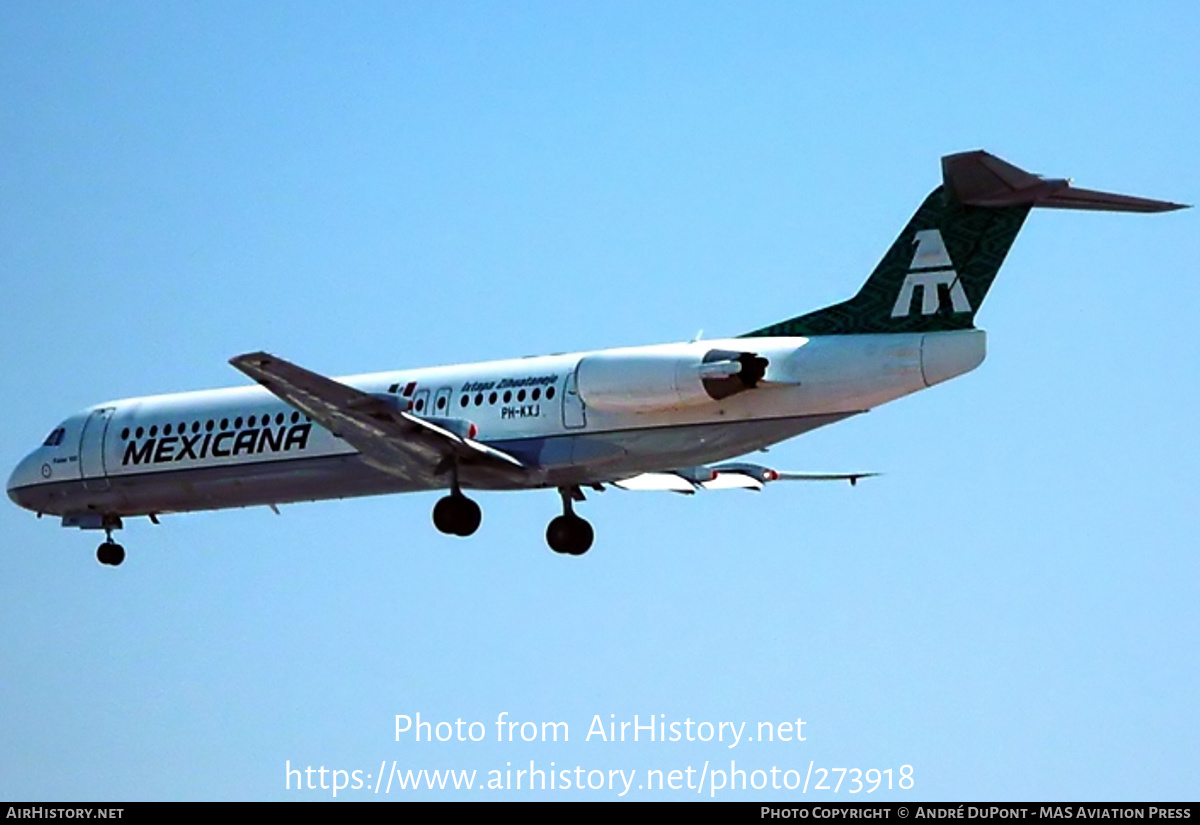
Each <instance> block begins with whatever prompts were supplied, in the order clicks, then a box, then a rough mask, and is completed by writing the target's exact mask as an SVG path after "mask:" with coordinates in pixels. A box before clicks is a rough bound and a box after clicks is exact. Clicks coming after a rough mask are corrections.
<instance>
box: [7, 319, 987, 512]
mask: <svg viewBox="0 0 1200 825" xmlns="http://www.w3.org/2000/svg"><path fill="white" fill-rule="evenodd" d="M714 351H729V352H730V353H745V352H748V351H752V352H753V353H754V354H755V355H756V356H760V357H761V358H764V359H766V362H767V363H768V366H767V367H766V371H765V376H764V377H763V380H762V381H761V382H760V383H759V384H758V385H757V386H755V387H753V388H751V389H745V390H742V391H738V392H736V393H735V394H731V395H729V396H728V397H723V398H720V399H714V398H713V397H711V396H710V395H709V394H706V393H705V391H704V388H703V386H702V384H701V382H700V379H699V377H698V373H697V369H698V365H701V364H702V363H703V359H704V358H705V356H706V354H707V355H710V356H711V354H712V353H713V352H714ZM984 354H985V335H984V333H983V332H982V331H980V330H966V331H959V332H939V333H913V334H879V335H840V336H821V337H812V338H753V339H745V338H742V339H728V340H713V341H696V342H692V343H681V344H666V345H659V346H651V347H635V348H627V349H614V350H603V351H599V352H590V353H575V354H569V355H551V356H544V357H534V358H521V359H513V360H506V361H491V362H485V363H478V364H463V365H457V366H447V367H436V368H427V369H413V370H399V371H395V372H384V373H374V374H370V375H357V376H349V377H345V378H341V379H338V380H339V381H340V382H341V383H343V384H346V385H349V386H352V387H354V388H356V389H359V390H362V391H364V392H367V393H371V394H373V395H377V396H387V397H394V398H395V399H396V400H397V402H398V403H399V404H401V405H407V407H408V409H409V410H410V411H411V412H412V413H413V414H415V415H418V416H422V417H436V418H440V419H457V420H462V421H465V422H470V423H472V424H474V425H475V427H476V428H477V435H476V436H475V438H476V439H477V440H478V441H480V442H482V443H484V444H487V445H490V446H493V447H495V448H497V449H501V450H504V451H505V452H507V453H509V454H511V455H514V456H516V457H517V458H519V459H520V460H521V461H522V463H523V464H524V465H525V467H526V468H527V470H526V471H524V472H523V473H522V474H520V475H519V476H518V477H514V476H512V475H507V476H504V477H500V476H495V475H490V474H488V473H487V472H483V471H480V472H477V473H474V474H473V473H472V472H471V471H470V470H469V469H468V470H465V471H464V473H463V475H462V477H461V479H460V481H461V483H462V485H463V486H464V487H475V488H493V489H518V488H529V487H547V486H563V485H580V484H597V483H604V482H610V481H614V480H619V479H622V478H627V477H629V476H633V475H636V474H638V473H642V472H647V471H663V470H671V469H675V468H680V467H691V466H696V465H699V464H704V463H706V462H710V461H719V460H723V459H727V458H731V457H733V456H737V455H741V454H743V453H746V452H749V451H752V450H755V449H759V448H761V447H764V446H767V445H769V444H772V443H776V442H778V441H781V440H783V439H786V438H790V437H792V436H794V435H797V434H799V433H802V432H805V431H807V430H810V429H813V428H815V427H818V426H822V425H824V424H827V423H831V422H833V421H838V420H841V419H843V418H845V417H847V416H850V415H854V414H857V413H860V412H863V411H866V410H868V409H870V408H872V407H875V406H878V405H879V404H882V403H885V402H887V401H891V400H893V399H895V398H899V397H901V396H904V395H907V394H909V393H912V392H916V391H917V390H921V389H924V388H925V387H928V386H932V385H933V384H935V383H938V382H940V381H944V380H946V379H948V378H952V377H954V376H956V375H960V374H962V373H964V372H967V371H969V370H971V369H974V368H975V367H976V366H977V365H978V364H979V363H980V362H981V361H982V360H983V358H984ZM60 431H61V432H60ZM55 434H57V437H56V435H55ZM448 485H449V482H448V480H445V481H443V482H442V483H432V484H431V483H425V484H414V483H413V482H412V481H411V480H409V479H404V478H400V477H396V476H393V475H389V474H388V473H387V472H384V471H382V470H379V469H376V468H374V467H372V466H370V464H368V463H367V462H364V461H363V460H361V458H360V456H359V454H358V452H357V451H356V450H355V449H354V448H353V447H351V446H350V445H349V444H348V443H346V442H345V441H344V440H342V439H341V438H339V437H338V436H337V435H335V434H334V433H332V432H330V431H329V430H327V429H325V428H324V427H322V426H320V425H319V424H317V423H316V422H314V421H310V420H308V418H307V417H306V416H305V415H304V414H303V413H300V412H298V411H296V410H295V409H293V408H292V407H290V406H289V405H288V404H286V403H285V402H283V401H281V400H280V399H278V398H276V397H275V396H274V395H272V394H271V393H269V392H268V391H267V390H265V389H263V388H262V387H243V388H236V389H224V390H207V391H202V392H190V393H179V394H173V395H158V396H149V397H145V398H132V399H127V400H122V401H114V402H110V403H106V404H101V405H98V406H96V407H92V408H90V409H88V410H84V411H83V412H81V413H79V414H77V415H74V416H72V417H71V418H68V419H67V420H66V421H65V422H63V423H62V424H61V425H60V427H59V428H58V429H56V430H55V432H54V433H52V434H51V438H50V439H48V443H47V444H46V445H44V446H42V447H39V448H38V449H37V450H35V451H34V452H32V453H31V454H30V455H28V456H27V457H26V458H25V459H24V460H23V461H22V462H21V463H20V464H19V466H18V467H17V469H16V470H15V471H14V473H13V475H12V477H11V478H10V479H9V483H8V492H9V496H10V497H11V498H13V500H14V501H16V502H17V503H18V504H20V505H22V506H24V507H27V508H29V509H32V510H36V511H38V512H42V513H53V514H58V515H63V516H67V517H71V516H82V515H86V514H95V513H104V514H112V515H117V516H122V515H146V514H156V513H164V512H174V511H186V510H204V509H215V508H221V507H238V506H249V505H259V504H278V503H284V502H290V501H299V500H312V499H326V498H342V497H347V496H356V495H370V494H376V493H386V492H404V491H409V490H414V489H432V488H435V487H446V486H448Z"/></svg>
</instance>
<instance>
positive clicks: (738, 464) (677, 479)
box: [612, 461, 879, 495]
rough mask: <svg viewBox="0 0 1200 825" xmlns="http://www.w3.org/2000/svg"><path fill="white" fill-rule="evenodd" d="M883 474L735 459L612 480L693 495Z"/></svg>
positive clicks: (617, 484)
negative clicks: (780, 466) (796, 468)
mask: <svg viewBox="0 0 1200 825" xmlns="http://www.w3.org/2000/svg"><path fill="white" fill-rule="evenodd" d="M877 475H879V473H796V472H791V471H789V470H775V469H772V468H770V467H764V466H762V465H761V464H750V463H747V462H743V461H735V462H730V463H727V464H715V465H713V466H711V467H704V466H702V467H685V468H682V469H678V470H669V471H667V472H662V473H642V474H641V475H637V476H633V477H632V478H623V479H621V480H619V481H614V482H612V484H613V486H614V487H620V488H621V489H622V490H639V491H640V490H666V491H669V492H672V493H686V494H689V495H690V494H691V493H694V492H695V491H696V489H697V488H701V487H702V488H704V489H705V490H754V491H758V490H761V489H762V488H763V485H764V484H767V483H769V482H772V481H849V482H850V484H851V485H852V486H853V485H855V484H857V483H858V480H859V479H860V478H870V477H871V476H877Z"/></svg>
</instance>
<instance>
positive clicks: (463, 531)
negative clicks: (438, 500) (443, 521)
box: [454, 496, 483, 538]
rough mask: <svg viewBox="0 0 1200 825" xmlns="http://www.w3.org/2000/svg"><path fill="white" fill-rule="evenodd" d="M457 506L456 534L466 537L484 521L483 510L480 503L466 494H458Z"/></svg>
mask: <svg viewBox="0 0 1200 825" xmlns="http://www.w3.org/2000/svg"><path fill="white" fill-rule="evenodd" d="M455 506H456V509H457V510H458V512H457V514H456V524H455V530H454V535H456V536H462V537H463V538H466V537H467V536H469V535H471V534H473V533H474V532H475V531H476V530H478V529H479V525H480V524H481V523H483V510H481V509H479V505H478V504H476V503H475V502H474V501H472V500H471V499H469V498H467V497H466V496H458V502H457V503H456V505H455Z"/></svg>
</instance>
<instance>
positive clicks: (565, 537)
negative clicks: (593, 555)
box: [546, 487, 595, 556]
mask: <svg viewBox="0 0 1200 825" xmlns="http://www.w3.org/2000/svg"><path fill="white" fill-rule="evenodd" d="M558 493H559V495H561V496H562V502H563V514H562V515H561V516H557V517H555V518H554V519H552V520H551V522H550V524H549V526H547V527H546V544H548V545H550V549H551V550H553V551H554V552H555V553H563V554H565V555H568V556H582V555H583V554H584V553H586V552H587V551H588V550H590V549H591V547H592V540H593V539H594V538H595V531H593V530H592V525H591V524H590V523H589V522H588V521H587V519H584V518H581V517H579V516H577V515H575V508H574V504H573V502H575V501H583V491H582V490H580V489H579V488H578V487H559V488H558Z"/></svg>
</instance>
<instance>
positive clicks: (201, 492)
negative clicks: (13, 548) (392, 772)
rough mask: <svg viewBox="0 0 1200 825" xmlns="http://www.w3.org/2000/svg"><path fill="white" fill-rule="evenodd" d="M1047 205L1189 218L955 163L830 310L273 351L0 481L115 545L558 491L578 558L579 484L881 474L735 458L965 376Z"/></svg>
mask: <svg viewBox="0 0 1200 825" xmlns="http://www.w3.org/2000/svg"><path fill="white" fill-rule="evenodd" d="M1034 207H1043V208H1053V209H1085V210H1103V211H1117V212H1165V211H1169V210H1174V209H1182V208H1185V205H1183V204H1176V203H1170V202H1167V201H1157V200H1149V199H1146V198H1136V197H1131V196H1126V195H1118V194H1113V193H1108V192H1100V191H1095V190H1088V189H1079V188H1076V187H1074V186H1072V185H1071V182H1070V181H1068V180H1063V179H1051V178H1044V177H1040V176H1038V175H1034V174H1031V173H1029V172H1026V171H1024V170H1022V169H1020V168H1018V167H1016V166H1013V165H1012V164H1010V163H1007V162H1005V161H1003V160H1001V159H1000V158H998V157H995V156H994V155H990V154H988V153H986V152H984V151H979V150H977V151H972V152H962V153H959V154H953V155H947V156H946V157H943V158H942V184H941V185H940V186H938V187H937V188H936V189H934V190H933V192H932V193H931V194H930V195H929V196H928V197H927V198H926V199H925V200H924V201H923V202H922V203H921V206H920V207H919V208H918V209H917V212H916V214H915V215H913V217H912V219H911V220H909V222H908V224H907V225H906V226H905V227H904V230H903V231H902V232H901V233H900V236H899V237H898V238H897V239H896V240H895V242H894V243H893V244H892V246H891V247H890V248H889V249H888V251H887V253H886V254H885V255H884V257H883V259H882V260H881V261H880V263H879V264H878V266H876V268H875V270H874V271H873V272H872V273H871V275H870V277H869V278H868V279H867V281H866V283H865V284H864V285H863V286H862V288H861V289H860V290H859V291H858V293H857V294H855V295H854V296H853V297H852V298H850V299H848V300H846V301H842V302H841V303H838V304H834V305H832V306H828V307H825V308H823V309H818V310H816V311H813V312H809V313H806V314H803V315H799V316H796V317H794V318H790V319H788V320H784V321H781V322H779V323H775V324H772V325H770V326H766V327H762V328H761V329H756V330H753V331H751V332H747V333H745V334H742V335H739V336H736V337H733V338H727V339H720V340H704V341H701V340H695V341H691V342H686V343H674V344H662V345H656V346H643V347H630V348H621V349H608V350H600V351H593V352H580V353H572V354H567V355H548V356H544V357H532V358H520V359H513V360H505V361H490V362H485V363H477V364H462V365H457V366H444V367H435V368H426V369H403V370H396V371H393V372H383V373H374V374H369V375H355V376H349V377H344V378H329V377H326V376H324V375H320V374H318V373H315V372H311V371H309V370H307V369H304V368H303V367H300V366H297V365H295V364H293V363H290V362H288V361H286V360H284V359H283V358H279V357H277V356H275V355H271V354H268V353H265V352H252V353H247V354H244V355H238V356H237V357H235V358H232V359H231V360H230V363H231V364H232V365H233V366H234V367H235V368H237V369H238V370H240V371H241V372H243V373H245V374H246V375H247V376H249V377H250V378H252V379H254V381H255V382H257V384H258V385H260V386H253V385H251V386H246V387H239V388H232V389H220V390H206V391H201V392H187V393H178V394H172V395H155V396H148V397H144V398H131V399H126V400H121V401H111V402H106V403H104V404H99V405H97V406H94V407H90V408H88V409H85V410H83V411H81V412H79V413H76V414H75V415H72V416H71V417H69V418H67V419H66V420H65V421H63V422H62V423H61V424H59V425H58V426H57V427H55V428H54V429H53V430H52V431H51V433H50V435H49V436H47V438H46V440H45V441H44V443H43V444H42V445H41V446H40V447H38V448H37V449H35V450H34V451H33V452H31V453H30V454H29V455H27V456H26V457H25V458H24V459H23V460H21V461H20V463H19V464H18V465H17V467H16V469H15V470H14V471H13V473H12V475H11V477H10V478H9V480H8V495H9V498H11V499H12V500H13V501H14V502H15V503H16V504H18V505H19V506H21V507H24V508H26V509H28V510H32V511H34V512H36V513H37V514H38V516H39V517H41V516H42V515H43V514H51V515H55V516H60V517H61V523H62V525H63V526H64V527H78V528H82V529H85V530H88V529H90V530H103V531H104V532H105V541H104V543H102V544H101V545H100V547H99V549H98V550H97V551H96V558H97V560H98V561H99V562H100V563H101V564H102V565H109V566H117V565H119V564H121V563H122V561H124V559H125V550H124V548H123V547H122V546H121V545H120V544H117V543H116V542H115V541H114V540H113V531H114V530H117V529H119V528H121V527H122V522H123V519H126V518H130V517H141V516H145V517H148V518H149V519H150V520H151V521H153V522H154V523H156V524H157V523H158V517H159V516H160V515H163V514H168V513H178V512H188V511H198V510H216V509H223V508H231V507H250V506H268V507H270V508H271V509H273V510H275V511H276V512H278V509H277V506H278V505H280V504H285V503H292V502H299V501H314V500H322V499H333V498H346V497H350V496H365V495H376V494H383V493H403V492H412V491H419V490H447V491H448V493H447V495H445V496H444V497H442V498H441V499H439V500H438V502H437V503H436V505H435V506H434V508H433V523H434V526H435V527H436V528H437V529H438V530H439V531H441V532H442V533H446V534H450V535H456V536H464V537H465V536H470V535H471V534H473V533H474V532H475V531H476V530H477V529H478V528H479V525H480V522H481V520H482V514H481V511H480V508H479V505H478V504H476V503H475V502H474V501H473V500H472V499H470V498H468V497H467V495H466V493H465V492H464V491H465V490H526V489H557V491H558V492H559V495H560V497H561V499H562V513H561V515H558V516H556V517H555V518H554V519H553V520H551V521H550V523H549V526H548V527H547V529H546V542H547V544H549V546H550V548H551V549H552V550H554V551H555V552H556V553H559V554H565V555H571V556H579V555H582V554H584V553H586V552H587V551H588V549H589V548H590V547H591V546H592V543H593V538H594V532H593V529H592V526H591V524H590V523H589V522H588V521H587V520H585V519H584V518H582V517H581V516H579V515H577V514H576V513H575V509H574V507H575V505H576V504H577V503H578V502H581V501H584V500H585V496H584V490H585V489H589V490H604V489H606V488H607V487H610V486H611V487H617V488H623V489H630V490H671V491H675V492H683V493H690V492H693V491H695V490H697V489H752V490H760V489H762V487H763V486H764V485H765V484H767V483H771V482H775V481H789V480H811V481H823V480H847V481H849V482H851V483H854V482H857V481H858V480H859V479H860V478H863V477H866V476H869V475H874V473H792V472H786V471H781V470H777V469H774V468H771V467H766V466H763V465H760V464H756V463H751V462H748V461H744V460H742V461H732V460H731V459H734V458H736V457H737V456H741V455H743V454H746V453H750V452H753V451H756V450H761V449H764V448H766V447H768V446H769V445H772V444H775V443H778V442H780V441H783V440H786V439H789V438H792V437H794V436H797V435H800V434H802V433H806V432H809V431H810V430H814V429H816V428H818V427H823V426H826V425H828V424H832V423H835V422H837V421H842V420H844V419H846V418H849V417H851V416H855V415H858V414H860V413H863V412H866V411H867V410H870V409H871V408H873V407H876V406H879V405H880V404H883V403H886V402H888V401H893V400H895V399H897V398H900V397H902V396H906V395H909V394H911V393H914V392H918V391H920V390H923V389H926V388H927V387H931V386H933V385H935V384H940V383H941V382H943V381H947V380H949V379H951V378H954V377H956V376H959V375H962V374H964V373H967V372H970V371H971V370H973V369H975V368H976V367H977V366H979V364H980V363H982V362H983V360H984V356H985V354H986V333H985V332H984V331H983V330H981V329H978V328H977V327H976V326H975V323H974V321H975V314H976V312H977V311H978V310H979V307H980V305H981V304H982V303H983V300H984V298H985V297H986V295H987V292H988V289H989V287H990V286H991V284H992V281H993V279H994V278H995V276H996V273H997V271H998V270H999V269H1000V266H1001V264H1002V263H1003V261H1004V258H1005V255H1006V254H1007V253H1008V250H1009V248H1010V247H1011V245H1012V243H1013V241H1014V240H1015V238H1016V236H1017V233H1018V232H1019V230H1020V229H1021V226H1022V224H1023V222H1024V220H1025V218H1026V216H1027V215H1028V214H1029V211H1030V210H1031V209H1032V208H1034Z"/></svg>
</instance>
